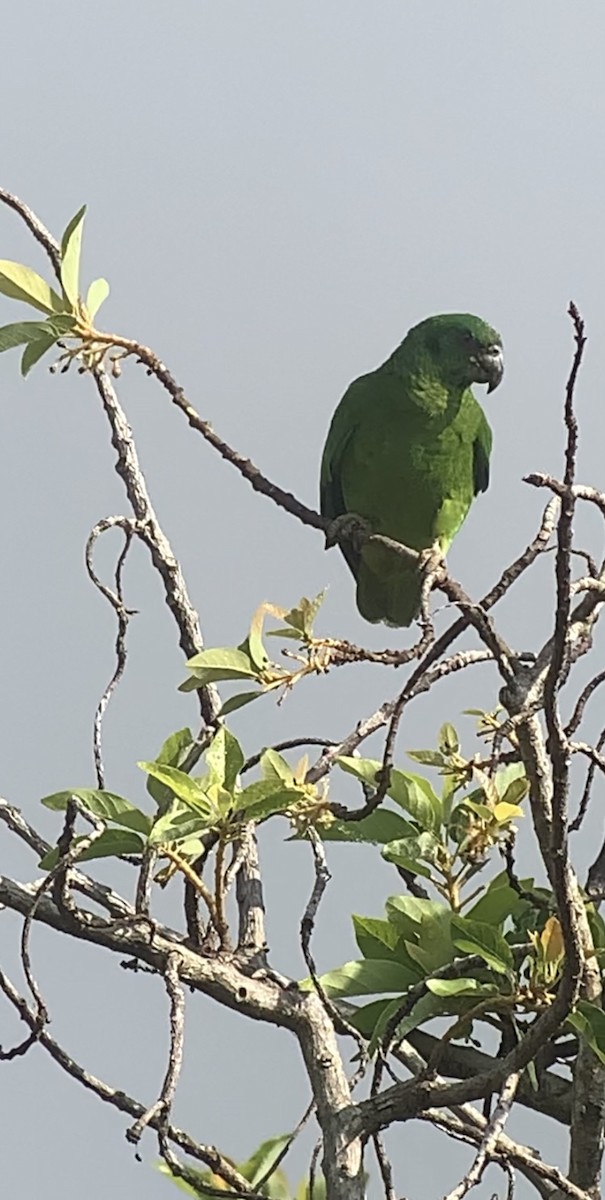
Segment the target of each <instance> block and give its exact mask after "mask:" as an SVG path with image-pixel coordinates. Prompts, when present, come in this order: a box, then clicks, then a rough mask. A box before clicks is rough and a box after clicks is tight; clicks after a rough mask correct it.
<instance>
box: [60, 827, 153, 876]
mask: <svg viewBox="0 0 605 1200" xmlns="http://www.w3.org/2000/svg"><path fill="white" fill-rule="evenodd" d="M84 836H86V835H84ZM84 836H83V837H78V838H76V839H75V844H76V845H77V844H78V842H82V841H83V840H84ZM144 848H145V847H144V843H143V841H142V839H141V838H140V837H139V836H138V834H136V833H133V832H132V831H131V830H129V829H104V830H103V833H102V834H100V836H99V837H98V838H96V840H95V841H94V842H93V843H92V845H91V846H89V848H88V850H84V851H83V852H82V854H81V855H80V856H79V858H78V860H77V861H78V862H86V861H90V860H91V859H93V858H116V857H117V856H118V855H120V854H142V853H143V850H144ZM58 861H59V847H58V846H54V847H53V849H52V850H49V851H48V852H47V853H46V854H45V855H44V857H43V858H41V859H40V862H39V863H38V866H39V867H40V868H41V869H42V870H43V871H52V869H53V867H56V865H57V863H58Z"/></svg>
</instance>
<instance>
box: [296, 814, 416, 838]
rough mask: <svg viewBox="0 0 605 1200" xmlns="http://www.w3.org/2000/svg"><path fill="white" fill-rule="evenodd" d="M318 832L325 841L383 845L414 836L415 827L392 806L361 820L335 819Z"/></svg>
mask: <svg viewBox="0 0 605 1200" xmlns="http://www.w3.org/2000/svg"><path fill="white" fill-rule="evenodd" d="M317 832H318V834H319V836H320V838H321V839H322V841H325V842H366V843H368V842H369V843H370V844H371V845H374V846H382V845H384V844H385V843H387V842H394V841H396V839H397V838H404V837H409V836H412V835H413V834H414V833H415V827H414V826H413V825H411V824H410V822H409V821H405V820H404V818H403V817H400V816H399V813H396V812H393V811H392V810H391V809H390V808H382V806H381V807H380V808H377V809H376V811H375V812H373V813H370V815H369V816H368V817H364V818H363V820H361V821H333V822H332V824H331V825H325V826H322V827H321V828H320V829H318V831H317Z"/></svg>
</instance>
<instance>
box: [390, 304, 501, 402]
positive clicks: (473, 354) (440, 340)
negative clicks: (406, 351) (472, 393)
mask: <svg viewBox="0 0 605 1200" xmlns="http://www.w3.org/2000/svg"><path fill="white" fill-rule="evenodd" d="M410 343H411V345H410ZM406 345H407V346H408V347H409V348H410V349H412V347H413V349H414V350H415V352H416V354H420V356H421V357H422V358H424V357H426V358H428V359H430V360H431V361H432V363H433V364H434V365H436V366H438V367H439V372H440V374H442V375H443V376H447V378H448V379H452V380H454V379H455V380H456V382H457V383H459V384H460V385H461V386H462V387H469V386H470V384H471V383H486V384H487V390H488V392H493V391H494V389H495V388H497V387H498V384H499V383H500V381H501V379H502V376H503V374H504V358H503V352H502V339H501V337H500V335H499V334H498V333H496V330H495V329H492V327H491V326H490V325H487V324H486V322H485V321H482V320H481V318H480V317H475V316H473V315H472V313H443V314H441V315H439V316H435V317H429V318H428V319H427V320H426V321H422V322H421V323H420V325H416V326H415V327H414V328H413V329H410V332H409V333H408V335H407V337H406V339H405V341H404V342H403V345H402V347H401V348H402V349H403V347H405V346H406Z"/></svg>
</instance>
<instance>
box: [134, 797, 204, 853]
mask: <svg viewBox="0 0 605 1200" xmlns="http://www.w3.org/2000/svg"><path fill="white" fill-rule="evenodd" d="M211 827H212V815H211V814H210V812H208V813H206V814H204V813H203V812H199V811H198V812H193V811H192V809H191V808H184V807H183V805H182V803H181V802H180V801H176V802H173V804H172V805H171V806H170V808H169V809H168V810H167V812H164V813H161V814H160V815H159V816H158V818H157V820H156V822H155V824H154V826H153V829H152V830H151V833H150V834H149V843H150V845H152V846H159V845H164V844H165V843H166V842H187V841H189V840H190V839H191V838H196V837H199V835H200V834H201V833H204V831H205V830H207V829H210V828H211Z"/></svg>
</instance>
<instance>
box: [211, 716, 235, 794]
mask: <svg viewBox="0 0 605 1200" xmlns="http://www.w3.org/2000/svg"><path fill="white" fill-rule="evenodd" d="M244 762H245V758H244V753H243V751H242V748H241V746H240V744H239V742H238V740H237V738H236V737H235V735H234V734H233V733H231V732H230V730H229V729H226V728H225V726H224V725H221V726H220V728H219V729H218V731H217V733H216V734H215V735H214V738H213V739H212V742H211V743H210V746H209V747H208V749H207V751H206V763H207V765H208V766H209V768H210V771H211V774H212V775H213V777H214V778H215V779H216V780H217V782H218V783H220V785H221V787H224V788H225V790H226V791H227V792H232V791H233V789H234V787H235V785H236V782H237V777H238V775H239V773H240V771H241V769H242V767H243V765H244Z"/></svg>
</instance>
